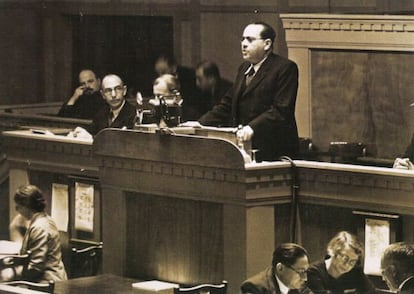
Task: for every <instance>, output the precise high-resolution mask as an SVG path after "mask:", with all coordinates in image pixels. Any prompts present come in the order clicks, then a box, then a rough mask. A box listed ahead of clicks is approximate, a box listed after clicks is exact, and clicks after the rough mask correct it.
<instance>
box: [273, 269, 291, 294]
mask: <svg viewBox="0 0 414 294" xmlns="http://www.w3.org/2000/svg"><path fill="white" fill-rule="evenodd" d="M275 276H276V280H277V283H278V284H279V290H280V293H281V294H288V292H289V287H288V286H286V285H285V284H284V283H283V282H282V281H281V280H280V279H279V278H278V276H277V274H275Z"/></svg>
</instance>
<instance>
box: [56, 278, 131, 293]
mask: <svg viewBox="0 0 414 294" xmlns="http://www.w3.org/2000/svg"><path fill="white" fill-rule="evenodd" d="M135 282H138V280H137V279H131V278H125V277H120V276H116V275H111V274H105V275H98V276H94V277H86V278H77V279H71V280H67V281H62V282H56V284H55V294H81V293H85V294H86V293H96V294H98V293H100V294H102V293H108V294H112V293H117V294H123V293H136V291H135V292H134V290H133V288H132V283H135Z"/></svg>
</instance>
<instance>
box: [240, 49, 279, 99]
mask: <svg viewBox="0 0 414 294" xmlns="http://www.w3.org/2000/svg"><path fill="white" fill-rule="evenodd" d="M271 59H273V55H272V54H270V55H269V56H268V57H267V58H266V60H265V61H264V62H263V64H262V65H261V66H260V68H259V70H258V71H257V73H256V74H255V75H254V77H253V79H252V81H251V82H250V84H249V85H248V86H247V87H246V88H245V89H244V91H243V96H244V95H246V94H247V93H249V92H250V91H252V90H253V89H254V88H256V87H257V85H258V84H259V83H260V81H261V80H263V78H264V77H265V76H266V73H267V71H268V69H269V66H270V64H271V63H272V62H271Z"/></svg>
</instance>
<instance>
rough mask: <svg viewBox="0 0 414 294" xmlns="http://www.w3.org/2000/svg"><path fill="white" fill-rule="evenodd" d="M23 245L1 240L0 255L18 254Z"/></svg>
mask: <svg viewBox="0 0 414 294" xmlns="http://www.w3.org/2000/svg"><path fill="white" fill-rule="evenodd" d="M21 247H22V244H21V243H19V242H13V241H8V240H0V255H7V254H18V253H19V252H20V248H21Z"/></svg>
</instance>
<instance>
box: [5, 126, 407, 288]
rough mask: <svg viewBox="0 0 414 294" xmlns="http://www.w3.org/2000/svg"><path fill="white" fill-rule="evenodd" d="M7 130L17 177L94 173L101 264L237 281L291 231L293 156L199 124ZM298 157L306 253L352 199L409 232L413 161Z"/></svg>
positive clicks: (323, 239) (344, 217)
mask: <svg viewBox="0 0 414 294" xmlns="http://www.w3.org/2000/svg"><path fill="white" fill-rule="evenodd" d="M3 136H4V142H5V147H7V150H8V154H7V160H8V162H9V164H10V166H11V167H12V169H11V171H10V182H11V183H12V184H11V186H12V187H13V188H17V183H21V182H22V180H21V178H19V176H20V175H21V174H25V173H27V174H28V173H29V172H30V176H31V178H32V181H33V179H37V180H39V179H40V178H42V179H43V178H44V182H45V185H44V186H45V187H46V190H47V189H50V188H48V187H50V185H51V183H52V181H53V180H54V178H55V177H56V175H58V174H60V175H62V174H71V175H79V176H81V175H82V174H84V173H85V172H86V173H87V174H91V175H95V176H96V177H97V176H99V181H100V186H101V189H102V191H101V192H102V193H101V196H102V197H101V200H102V201H101V203H102V206H96V207H101V212H102V213H101V219H102V236H103V242H104V252H103V272H104V273H108V274H109V273H111V274H115V275H118V276H126V275H129V276H131V277H145V278H148V279H149V278H155V279H158V280H166V281H174V282H177V283H182V284H192V283H201V282H219V281H221V280H223V279H226V280H227V281H228V282H229V293H237V292H238V289H239V285H240V283H241V282H242V281H243V280H244V279H246V278H247V277H249V276H251V275H253V274H255V273H257V272H259V271H260V270H262V269H264V268H265V267H266V266H268V265H269V263H270V262H271V254H272V252H273V250H274V247H275V245H277V244H280V243H282V242H287V241H289V240H290V236H289V234H290V232H289V226H290V215H291V214H290V211H291V207H290V206H291V199H292V195H291V194H292V193H291V184H292V175H293V172H292V171H293V170H292V168H291V165H290V163H289V162H281V161H278V162H266V163H258V164H245V163H244V161H243V157H242V155H241V153H240V152H239V150H238V149H237V147H236V146H235V145H234V144H230V143H229V142H226V141H224V140H219V139H213V138H203V137H200V136H188V135H163V134H150V133H143V132H139V131H134V130H119V129H106V130H103V131H102V132H100V133H99V134H98V135H97V136H96V137H95V140H94V142H93V144H91V143H89V144H85V143H82V142H76V141H74V140H72V141H71V140H68V139H67V138H66V139H62V138H61V139H57V138H59V137H58V136H56V138H55V140H54V141H53V140H51V139H49V138H47V137H45V136H42V135H35V134H27V133H24V131H18V132H4V133H3ZM115 142H116V143H115ZM294 163H295V166H296V172H297V180H298V182H299V189H298V191H297V194H296V196H297V200H298V204H299V213H298V215H299V217H300V220H299V221H298V224H299V225H298V230H297V234H298V235H299V236H298V239H297V240H298V241H297V242H298V243H301V244H302V245H304V247H305V248H307V249H308V251H309V252H310V257H311V260H317V259H320V258H323V256H324V254H325V244H327V243H328V241H329V239H330V238H331V237H332V236H333V235H334V234H335V233H337V232H338V231H339V230H349V231H352V232H356V231H357V230H358V229H359V227H361V229H363V224H364V223H363V220H360V219H359V217H355V219H354V214H353V211H354V210H358V211H372V212H380V213H391V214H399V215H401V219H404V222H402V225H401V227H400V229H401V240H403V241H407V242H413V241H414V234H413V231H412V227H413V226H414V201H413V200H412V195H413V193H414V173H413V172H411V171H402V170H396V169H389V168H379V167H367V166H357V165H350V164H337V163H323V162H311V161H298V160H295V162H294ZM47 180H49V182H47ZM46 182H47V183H46ZM46 184H47V185H46ZM13 185H14V186H13ZM44 190H45V189H44ZM11 191H13V189H11ZM48 194H49V193H48ZM10 197H12V195H10ZM10 199H11V200H12V198H10ZM11 209H14V208H13V207H12V208H11ZM357 233H358V232H357ZM362 234H363V232H362ZM299 237H300V238H299ZM321 244H323V245H321ZM127 252H128V254H127Z"/></svg>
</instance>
